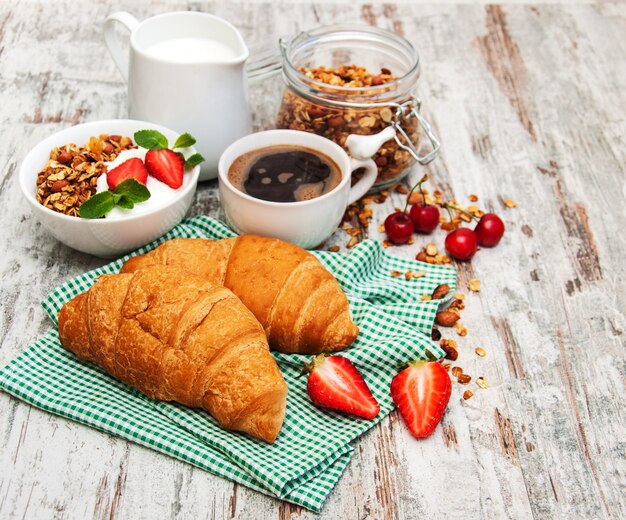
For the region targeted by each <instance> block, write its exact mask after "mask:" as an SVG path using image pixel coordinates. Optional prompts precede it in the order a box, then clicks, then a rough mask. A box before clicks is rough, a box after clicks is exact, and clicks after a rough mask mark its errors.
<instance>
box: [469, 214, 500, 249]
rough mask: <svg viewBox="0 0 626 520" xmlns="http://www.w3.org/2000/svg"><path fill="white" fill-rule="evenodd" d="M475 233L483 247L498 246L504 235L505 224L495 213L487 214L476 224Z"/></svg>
mask: <svg viewBox="0 0 626 520" xmlns="http://www.w3.org/2000/svg"><path fill="white" fill-rule="evenodd" d="M474 232H475V233H476V238H477V239H478V243H479V244H480V245H481V246H485V247H493V246H496V245H498V242H500V239H501V238H502V235H504V222H502V219H501V218H500V217H499V216H498V215H496V214H495V213H485V214H484V215H483V216H482V217H481V219H480V220H479V221H478V224H476V227H475V228H474Z"/></svg>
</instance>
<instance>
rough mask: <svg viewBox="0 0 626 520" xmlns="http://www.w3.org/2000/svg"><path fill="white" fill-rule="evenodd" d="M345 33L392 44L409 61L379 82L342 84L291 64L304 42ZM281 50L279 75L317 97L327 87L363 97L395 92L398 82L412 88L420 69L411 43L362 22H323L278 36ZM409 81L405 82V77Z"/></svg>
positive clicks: (325, 92) (408, 89) (332, 37)
mask: <svg viewBox="0 0 626 520" xmlns="http://www.w3.org/2000/svg"><path fill="white" fill-rule="evenodd" d="M342 34H345V35H346V37H347V36H350V37H351V38H353V39H354V38H357V37H359V36H361V37H362V38H363V39H364V40H371V41H374V39H378V40H379V42H380V43H384V44H386V45H387V46H389V47H395V49H396V50H397V51H398V52H400V53H402V54H403V57H404V58H407V61H409V62H410V63H409V67H408V70H407V71H406V72H405V73H404V74H403V75H402V76H400V77H398V78H396V79H394V80H393V81H389V82H387V83H383V84H381V85H370V86H364V87H345V86H339V85H330V84H328V83H324V82H322V81H319V80H316V79H313V78H310V77H309V76H307V75H306V74H304V73H302V72H301V71H300V69H299V68H298V67H296V66H295V64H294V63H293V61H292V59H293V58H294V57H295V56H294V54H295V52H296V51H297V50H298V49H300V48H302V47H306V46H312V45H318V44H320V43H322V44H323V43H324V42H325V41H336V40H337V39H338V38H341V35H342ZM280 47H281V52H282V55H283V75H284V76H285V77H286V79H287V81H288V82H289V83H296V84H300V85H303V86H306V87H307V88H308V89H311V90H313V91H314V92H315V93H316V94H319V95H320V96H321V97H324V96H328V94H329V89H330V90H332V92H333V93H336V94H344V95H350V96H358V95H359V94H360V95H362V96H364V97H369V98H371V97H374V98H376V97H378V96H379V95H381V94H391V95H394V96H395V95H396V91H397V90H398V89H400V87H402V86H407V85H408V88H407V93H408V92H410V91H411V90H412V89H413V86H414V85H413V84H414V83H415V81H416V80H417V78H418V77H419V72H420V59H419V55H418V53H417V51H416V50H415V47H414V46H413V45H412V44H411V42H409V41H408V40H407V39H406V38H404V37H403V36H400V35H397V34H395V33H393V32H391V31H387V30H384V29H380V28H378V27H373V26H370V25H366V24H359V23H344V24H334V25H325V26H321V27H317V28H315V29H311V30H308V31H304V32H301V33H299V34H297V35H296V36H294V37H293V38H290V39H289V40H285V39H281V40H280ZM409 79H412V81H410V82H407V80H409Z"/></svg>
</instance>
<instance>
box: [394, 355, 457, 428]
mask: <svg viewBox="0 0 626 520" xmlns="http://www.w3.org/2000/svg"><path fill="white" fill-rule="evenodd" d="M451 390H452V383H451V382H450V376H449V375H448V373H447V372H446V369H445V368H443V367H442V366H441V365H440V364H439V363H435V362H433V361H416V362H415V363H412V364H411V365H409V367H408V368H405V369H404V370H403V371H402V372H400V373H399V374H397V375H396V376H395V377H394V378H393V380H392V381H391V397H392V399H393V402H394V403H396V406H397V407H398V410H399V411H400V415H401V416H402V418H403V419H404V422H405V423H406V425H407V426H408V427H409V430H410V431H411V433H412V434H413V435H414V436H415V437H428V436H429V435H430V434H431V433H433V431H434V430H435V428H436V427H437V425H438V424H439V421H440V420H441V416H442V415H443V412H444V410H445V409H446V406H448V401H449V400H450V392H451Z"/></svg>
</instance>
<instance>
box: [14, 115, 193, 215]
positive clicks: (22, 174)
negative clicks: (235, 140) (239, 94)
mask: <svg viewBox="0 0 626 520" xmlns="http://www.w3.org/2000/svg"><path fill="white" fill-rule="evenodd" d="M112 124H115V125H129V126H131V127H133V128H135V127H136V126H139V127H140V128H137V130H143V129H149V130H158V131H159V132H161V133H163V132H164V131H165V133H168V134H176V135H177V136H178V135H181V133H179V132H177V131H176V130H172V129H171V128H167V127H165V126H163V125H158V124H156V123H150V122H148V121H141V120H138V119H102V120H97V121H90V122H87V123H81V124H78V125H74V126H69V127H66V128H63V129H62V130H59V131H57V132H55V133H53V134H51V135H49V136H48V137H46V138H45V139H43V140H41V141H39V143H37V144H36V145H35V146H34V147H32V148H31V149H30V150H29V152H28V153H27V154H26V156H25V157H24V158H23V159H22V162H21V163H20V170H19V184H20V189H21V191H22V196H23V197H24V198H25V199H26V200H27V201H28V202H29V203H30V204H31V205H33V206H34V207H35V208H37V209H38V210H41V211H43V213H44V214H45V215H46V216H47V217H50V218H57V219H59V220H61V221H66V222H76V223H77V222H84V223H86V224H89V225H96V226H103V225H112V224H114V223H124V222H132V221H134V220H140V219H142V218H145V217H148V216H152V215H155V214H157V213H159V212H161V211H163V210H165V209H167V208H169V207H170V206H172V205H174V204H175V203H176V202H178V201H179V200H180V199H182V198H184V197H185V195H187V194H188V193H189V191H195V189H196V185H197V183H198V177H199V176H200V166H199V165H197V166H194V167H193V168H192V169H191V171H190V172H189V175H191V179H190V181H189V182H188V183H187V186H185V187H181V188H180V189H178V190H176V193H175V196H174V197H172V199H171V200H170V201H169V202H168V203H167V204H165V205H163V206H160V207H155V208H154V209H152V210H150V211H146V212H143V213H139V214H137V215H128V216H124V217H121V218H115V219H106V218H94V219H86V218H81V217H73V216H70V215H64V214H63V213H59V212H57V211H53V210H51V209H50V208H46V207H45V206H44V205H43V204H40V203H39V202H38V201H37V198H36V197H35V193H36V184H35V185H34V186H33V188H34V189H31V188H30V187H28V186H26V182H27V179H26V178H27V176H28V175H27V174H30V173H31V170H30V169H29V170H28V171H27V170H26V165H27V164H28V163H29V162H33V158H32V156H34V155H35V154H37V153H39V152H40V151H41V150H42V149H44V148H45V149H47V150H48V152H49V151H50V150H52V148H54V147H55V146H59V145H56V144H52V143H54V142H56V140H57V139H58V138H59V137H60V136H61V135H63V134H66V133H69V132H70V131H76V130H78V129H81V130H82V129H84V130H89V129H91V128H100V127H106V126H107V125H112ZM137 130H132V132H131V133H134V132H136V131H137ZM106 132H107V129H106V128H101V130H100V131H96V132H91V131H90V133H91V135H100V134H102V133H106ZM61 144H63V143H61ZM189 151H190V152H191V153H197V150H196V149H195V147H193V146H190V147H189ZM42 167H43V166H41V167H39V169H38V170H37V171H39V170H40V169H41V168H42Z"/></svg>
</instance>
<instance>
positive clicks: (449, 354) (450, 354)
mask: <svg viewBox="0 0 626 520" xmlns="http://www.w3.org/2000/svg"><path fill="white" fill-rule="evenodd" d="M442 343H443V342H442ZM441 350H443V351H444V352H445V353H446V359H449V360H450V361H456V360H457V358H458V357H459V351H458V350H457V349H455V348H454V347H451V346H450V345H445V344H444V345H441Z"/></svg>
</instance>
